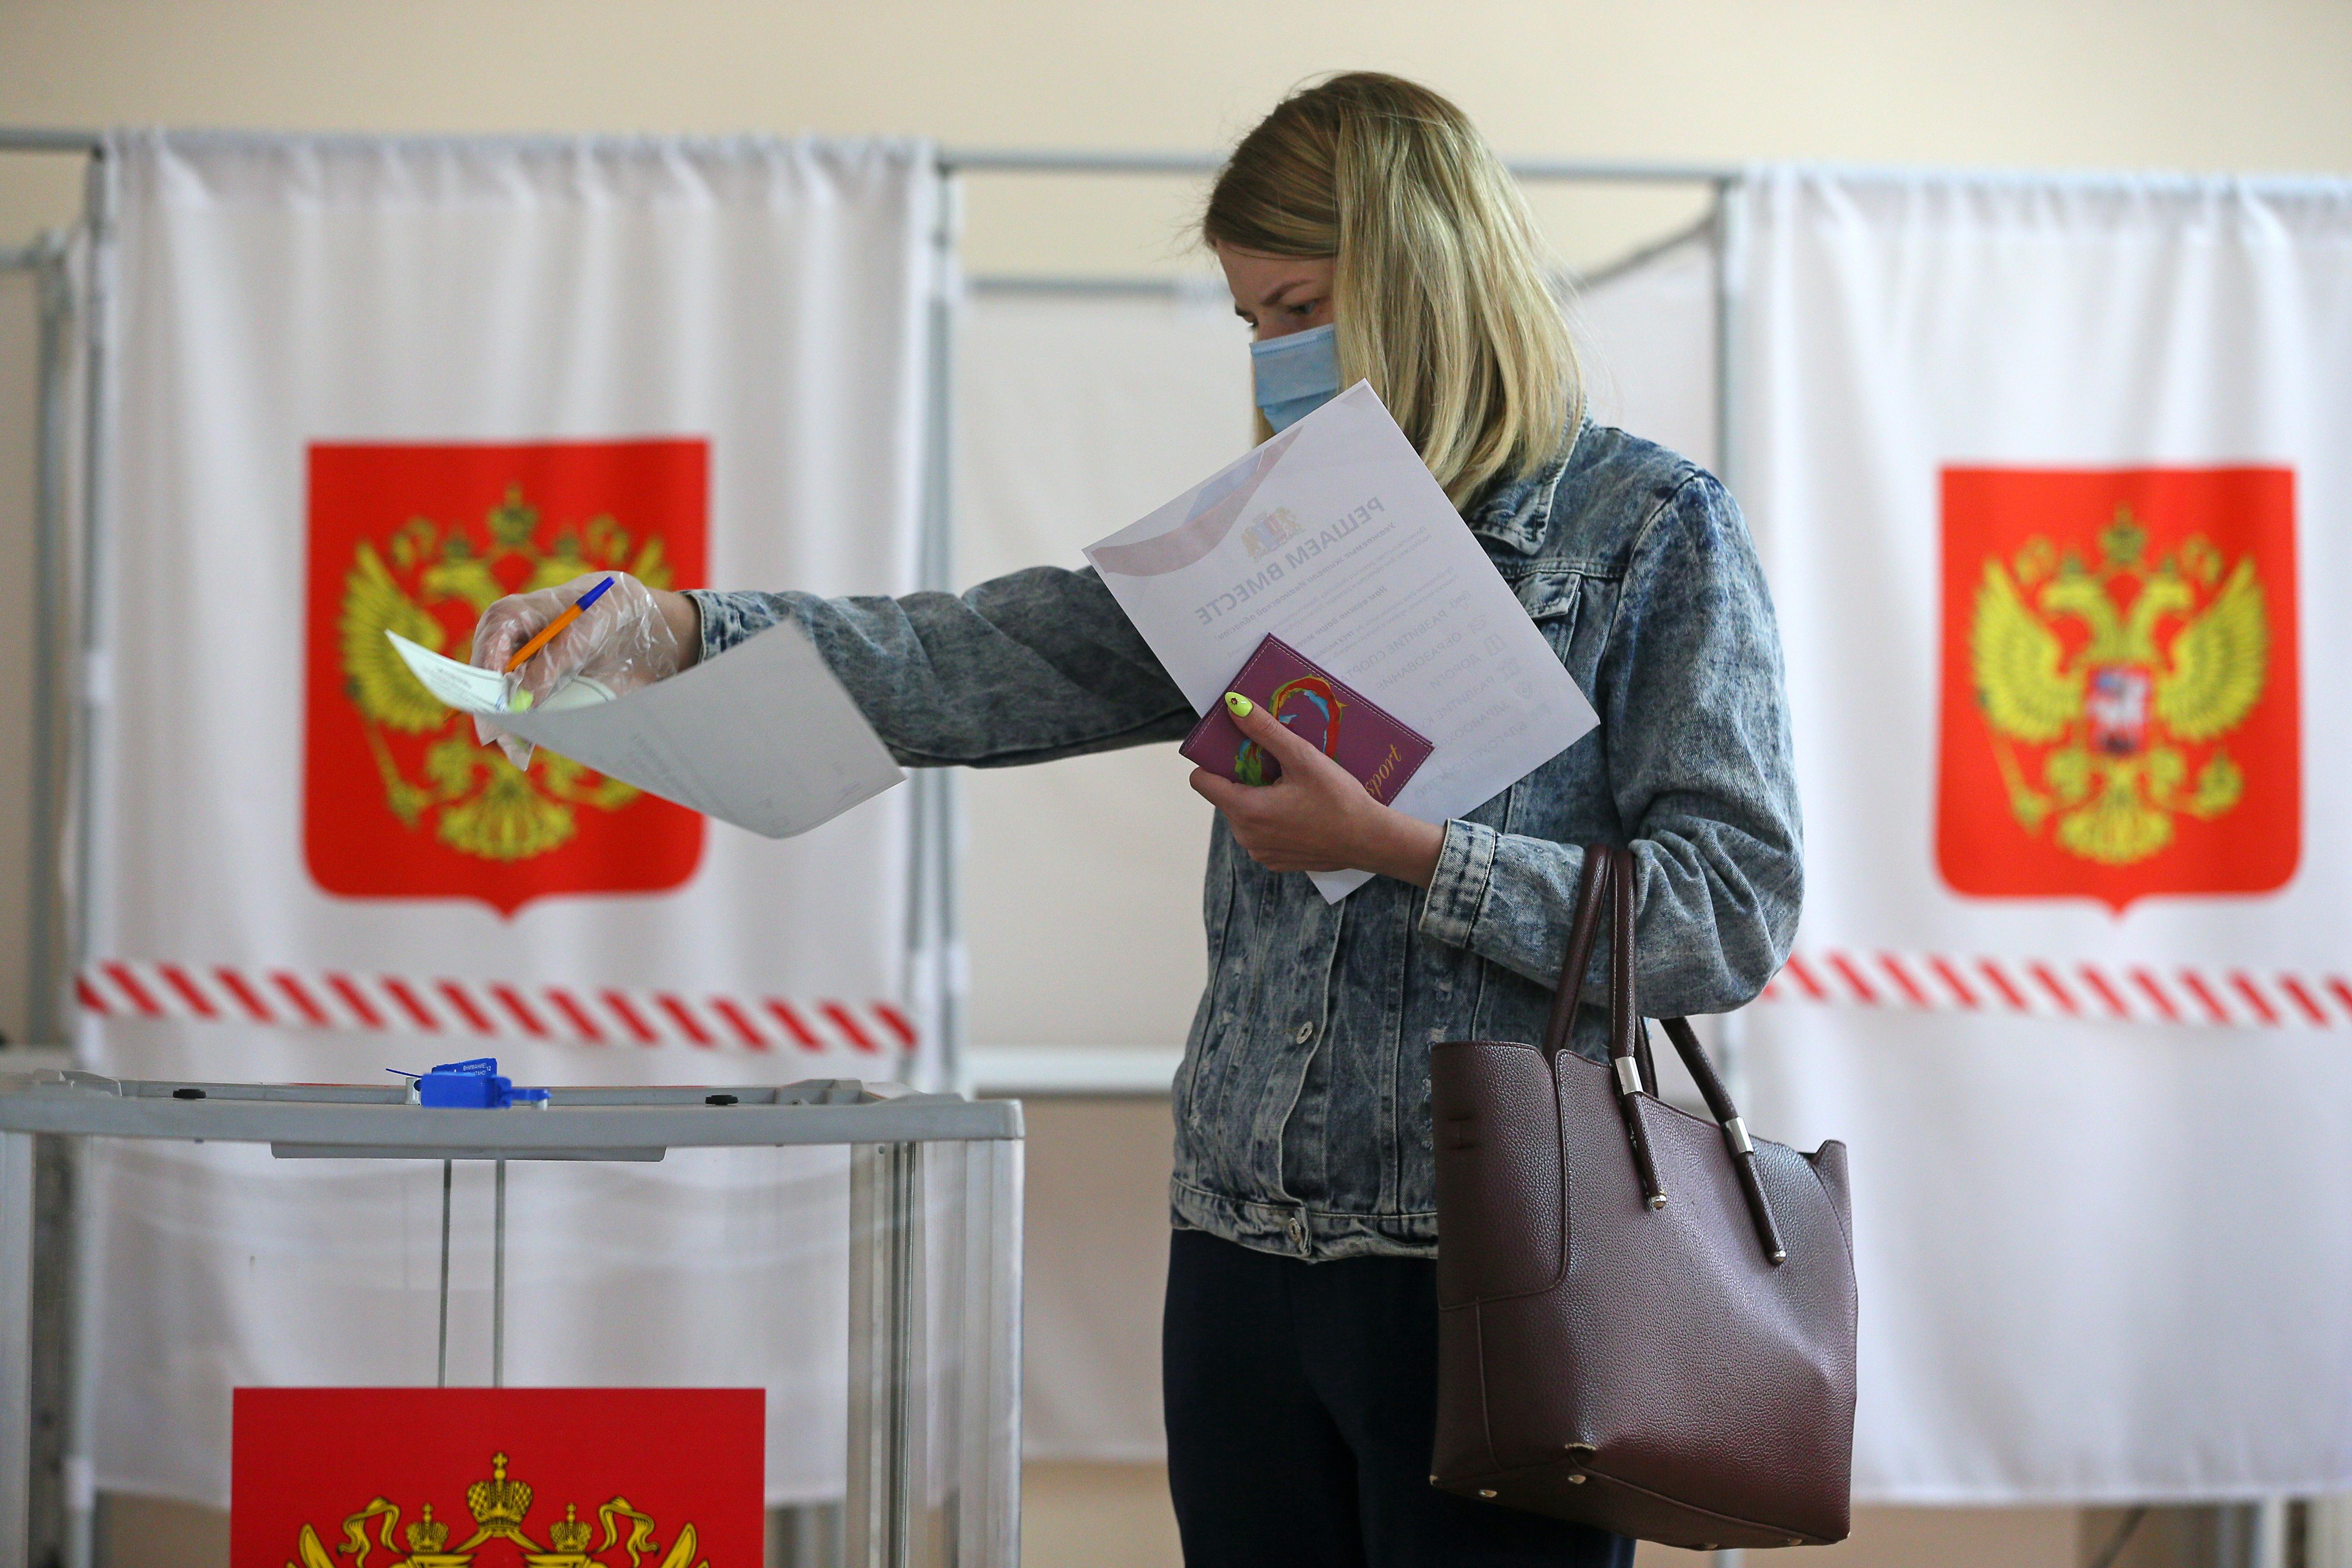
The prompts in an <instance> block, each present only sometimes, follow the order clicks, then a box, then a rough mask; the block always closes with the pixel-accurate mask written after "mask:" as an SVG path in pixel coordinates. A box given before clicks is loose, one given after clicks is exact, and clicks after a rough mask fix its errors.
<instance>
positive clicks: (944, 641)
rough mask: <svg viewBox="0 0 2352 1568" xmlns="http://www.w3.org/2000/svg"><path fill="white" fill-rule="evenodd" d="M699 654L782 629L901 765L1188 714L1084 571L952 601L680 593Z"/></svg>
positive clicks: (998, 751) (1162, 723) (1047, 742)
mask: <svg viewBox="0 0 2352 1568" xmlns="http://www.w3.org/2000/svg"><path fill="white" fill-rule="evenodd" d="M687 596H688V598H690V599H692V600H693V601H694V603H695V606H696V608H697V610H698V612H699V614H700V616H701V619H702V657H703V658H717V657H718V656H719V655H720V654H722V653H724V652H726V651H727V649H729V648H730V647H734V646H735V645H736V644H737V643H739V642H741V641H743V640H744V639H745V638H747V637H753V636H756V635H758V634H759V633H761V632H763V631H765V630H767V629H768V628H769V627H771V626H777V625H780V624H782V623H783V622H786V621H790V622H792V623H793V624H794V625H796V626H799V627H800V628H801V629H802V630H803V631H804V632H806V633H807V634H808V636H809V637H810V639H811V640H812V641H813V642H814V643H815V645H816V647H817V651H818V652H819V653H820V654H822V655H823V656H824V661H825V664H826V666H827V667H828V668H831V669H832V671H833V673H834V674H835V676H836V677H837V678H839V679H840V680H841V683H842V684H843V685H844V686H845V687H846V688H847V689H848V690H849V694H850V696H851V697H852V698H853V699H854V700H856V703H857V706H858V709H859V710H860V711H861V712H863V713H864V714H865V715H866V721H867V722H868V723H870V724H872V725H873V726H874V728H875V731H876V732H877V733H878V734H879V735H880V736H881V737H882V741H883V743H884V744H885V745H887V746H888V747H889V748H890V752H891V754H892V755H893V756H895V757H897V758H898V761H899V762H900V763H904V764H906V765H907V766H909V767H941V766H949V765H957V764H961V765H965V766H971V767H1006V766H1012V765H1014V764H1017V763H1042V762H1050V761H1052V760H1053V759H1054V758H1056V757H1067V756H1076V755H1078V754H1080V753H1082V752H1099V751H1108V750H1111V749H1114V748H1116V747H1119V746H1133V745H1142V744H1146V743H1149V742H1155V741H1171V740H1178V739H1181V737H1182V736H1183V735H1184V733H1185V732H1186V731H1188V730H1190V729H1191V728H1192V723H1193V721H1194V718H1195V715H1194V714H1193V712H1192V707H1191V705H1190V704H1188V703H1187V702H1186V701H1185V700H1184V697H1183V694H1182V693H1181V691H1179V690H1178V689H1177V688H1176V684H1175V682H1173V681H1172V680H1171V679H1169V678H1168V673H1167V671H1166V670H1165V669H1163V668H1160V661H1159V659H1158V658H1156V657H1154V656H1153V654H1152V652H1151V649H1150V647H1148V646H1147V645H1146V644H1145V643H1144V641H1143V638H1142V637H1141V636H1140V635H1139V634H1138V633H1137V631H1136V630H1135V627H1134V626H1133V624H1132V623H1130V622H1129V620H1128V618H1127V616H1126V615H1125V614H1124V613H1123V612H1122V611H1121V610H1120V609H1119V607H1118V601H1117V600H1115V599H1113V598H1112V597H1111V595H1110V591H1109V590H1108V588H1106V587H1104V586H1103V584H1102V579H1101V578H1100V577H1098V576H1097V575H1096V574H1095V572H1094V571H1093V569H1092V568H1087V569H1086V570H1084V571H1079V572H1069V571H1063V570H1060V569H1057V568H1054V567H1045V566H1039V567H1033V568H1031V569H1030V570H1028V571H1025V572H1015V573H1013V574H1011V575H1010V576H1005V577H999V578H995V579H993V580H992V581H990V582H987V583H983V584H980V585H979V586H978V587H976V588H973V589H971V590H970V591H968V592H966V593H964V594H961V595H954V594H909V595H906V596H905V597H903V598H898V599H890V598H878V597H877V598H847V599H826V598H821V597H819V596H818V595H814V594H798V593H720V592H714V591H711V590H709V589H697V590H694V591H691V592H689V593H688V595H687Z"/></svg>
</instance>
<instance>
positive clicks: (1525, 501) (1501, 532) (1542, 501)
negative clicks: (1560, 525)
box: [1463, 419, 1592, 555]
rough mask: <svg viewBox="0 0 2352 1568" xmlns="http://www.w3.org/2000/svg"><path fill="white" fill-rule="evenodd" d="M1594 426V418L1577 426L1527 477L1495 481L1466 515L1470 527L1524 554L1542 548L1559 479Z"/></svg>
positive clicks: (1532, 552) (1549, 530) (1530, 553)
mask: <svg viewBox="0 0 2352 1568" xmlns="http://www.w3.org/2000/svg"><path fill="white" fill-rule="evenodd" d="M1591 427H1592V421H1591V419H1586V420H1584V421H1583V422H1582V423H1580V425H1579V426H1577V430H1576V436H1575V438H1574V439H1572V440H1569V441H1565V442H1562V443H1561V444H1560V448H1559V451H1558V452H1557V453H1555V454H1553V456H1552V457H1551V458H1550V460H1549V461H1548V462H1546V463H1545V464H1544V466H1543V467H1542V468H1538V469H1537V470H1536V471H1535V472H1534V473H1533V474H1530V475H1528V476H1527V477H1525V478H1522V479H1507V480H1505V481H1504V482H1502V483H1501V484H1498V485H1495V486H1493V487H1491V488H1490V489H1488V490H1487V491H1486V494H1485V495H1483V496H1481V497H1479V498H1478V500H1475V501H1474V502H1472V503H1471V506H1470V510H1469V511H1468V513H1467V514H1466V515H1465V517H1464V519H1463V521H1465V522H1467V523H1468V524H1469V525H1470V531H1471V532H1473V533H1476V534H1483V535H1484V536H1485V537H1486V538H1488V539H1491V540H1493V541H1495V542H1496V543H1497V544H1501V545H1506V546H1507V547H1509V548H1510V549H1513V550H1516V551H1517V552H1519V553H1520V554H1522V555H1533V554H1534V553H1536V552H1537V551H1538V550H1540V549H1542V548H1543V542H1544V540H1545V538H1546V537H1547V536H1548V535H1549V533H1550V532H1551V509H1552V502H1553V500H1554V499H1555V497H1556V496H1557V495H1558V493H1559V481H1560V479H1562V478H1563V477H1564V476H1565V475H1566V474H1567V472H1568V467H1569V464H1570V462H1571V461H1572V460H1573V459H1574V458H1575V456H1576V448H1577V445H1578V443H1579V442H1580V441H1582V440H1583V438H1584V433H1585V431H1587V430H1589V429H1591Z"/></svg>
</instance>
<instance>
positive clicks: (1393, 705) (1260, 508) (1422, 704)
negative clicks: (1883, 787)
mask: <svg viewBox="0 0 2352 1568" xmlns="http://www.w3.org/2000/svg"><path fill="white" fill-rule="evenodd" d="M1087 560H1089V561H1091V562H1093V563H1094V564H1095V567H1096V569H1097V571H1099V572H1100V573H1101V574H1102V580H1103V583H1104V584H1105V585H1106V586H1108V588H1109V589H1110V591H1111V594H1112V595H1113V596H1115V597H1116V598H1117V599H1118V603H1119V605H1120V607H1121V608H1122V609H1124V610H1125V611H1126V612H1127V614H1128V618H1129V619H1130V620H1132V621H1133V622H1134V623H1135V626H1136V629H1137V630H1138V631H1139V632H1141V633H1142V634H1143V638H1144V640H1145V641H1146V642H1148V643H1150V645H1151V651H1152V652H1153V653H1155V654H1157V655H1159V656H1160V663H1161V664H1162V665H1163V666H1165V667H1166V668H1167V670H1168V673H1169V675H1170V676H1171V678H1173V679H1174V680H1175V682H1176V684H1177V686H1178V687H1179V688H1180V689H1181V690H1182V691H1183V693H1184V696H1185V698H1186V700H1189V701H1190V702H1191V703H1192V708H1193V710H1194V711H1195V712H1199V713H1206V712H1208V711H1209V710H1210V709H1211V708H1212V707H1213V705H1215V704H1216V703H1217V702H1218V700H1220V698H1221V697H1222V696H1223V693H1224V691H1225V689H1226V687H1227V685H1228V684H1229V683H1230V682H1231V681H1233V680H1234V679H1235V678H1236V676H1237V675H1238V674H1239V673H1240V671H1241V669H1242V667H1243V666H1244V664H1246V663H1248V662H1249V659H1250V657H1251V655H1252V654H1253V653H1255V651H1256V650H1257V647H1258V645H1259V644H1260V642H1262V641H1263V640H1264V639H1265V637H1268V636H1272V637H1276V638H1278V639H1279V640H1280V641H1281V642H1282V643H1284V644H1286V645H1287V646H1288V647H1289V648H1291V649H1294V650H1296V652H1297V655H1298V656H1300V657H1301V658H1303V659H1304V660H1305V661H1306V662H1307V663H1308V664H1310V665H1312V666H1313V667H1314V668H1317V669H1318V670H1320V671H1324V672H1328V675H1330V676H1331V677H1333V678H1336V679H1338V680H1339V681H1341V682H1344V683H1345V684H1346V685H1348V686H1349V687H1352V688H1354V689H1356V690H1357V691H1359V692H1361V693H1362V694H1363V695H1364V697H1366V698H1367V699H1369V700H1370V702H1372V703H1374V704H1377V705H1378V707H1380V708H1381V709H1382V710H1385V711H1386V713H1387V714H1388V715H1390V716H1391V717H1392V718H1393V719H1394V721H1395V722H1396V723H1397V724H1398V725H1400V726H1402V728H1403V729H1404V730H1405V731H1408V732H1410V733H1411V734H1412V735H1415V736H1417V737H1420V738H1422V739H1423V740H1425V741H1426V742H1428V744H1429V748H1430V750H1429V755H1428V758H1427V760H1426V761H1424V762H1423V763H1422V764H1421V767H1420V769H1419V771H1418V772H1416V773H1413V774H1412V777H1411V778H1410V779H1408V780H1406V781H1405V782H1404V784H1402V786H1400V787H1399V788H1398V789H1397V791H1396V793H1395V795H1394V796H1393V797H1392V798H1391V801H1390V804H1391V805H1393V806H1395V807H1396V808H1397V809H1398V810H1399V811H1402V812H1404V813H1405V814H1407V815H1408V816H1416V817H1419V818H1420V819H1421V820H1423V822H1444V821H1445V820H1446V819H1448V818H1449V817H1454V816H1461V815H1463V814H1464V813H1465V812H1467V811H1471V810H1474V809H1475V808H1476V807H1477V806H1478V805H1480V804H1482V803H1483V802H1485V801H1487V800H1490V799H1492V798H1493V797H1494V796H1496V795H1500V794H1501V793H1502V792H1503V791H1504V790H1506V789H1507V788H1509V787H1510V785H1511V784H1513V783H1515V782H1517V780H1519V779H1521V778H1523V777H1525V776H1526V775H1527V774H1528V773H1532V772H1534V771H1535V770H1536V769H1537V768H1538V767H1540V766H1542V765H1543V764H1544V763H1547V762H1549V761H1550V760H1551V759H1552V758H1553V757H1555V756H1557V755H1559V753H1560V752H1562V751H1564V750H1566V749H1567V748H1568V747H1569V746H1570V745H1571V744H1573V743H1574V742H1576V741H1577V740H1578V739H1579V738H1580V737H1581V736H1582V735H1584V734H1585V733H1586V732H1587V731H1590V730H1591V729H1592V728H1593V726H1594V725H1595V724H1596V723H1598V722H1599V720H1598V718H1597V717H1596V716H1595V715H1594V713H1593V711H1592V706H1591V703H1589V702H1587V701H1586V700H1584V694H1583V693H1582V692H1581V691H1579V690H1578V689H1577V688H1576V682H1575V681H1573V680H1571V679H1569V675H1568V671H1567V670H1566V669H1565V668H1563V667H1562V666H1561V664H1560V662H1559V656H1558V655H1557V654H1555V653H1553V652H1552V649H1551V647H1550V645H1549V643H1547V642H1546V641H1545V640H1544V636H1543V634H1542V633H1541V632H1540V631H1538V630H1537V629H1536V625H1535V623H1534V622H1533V621H1531V620H1529V619H1528V615H1527V612H1526V611H1525V610H1523V609H1521V608H1520V607H1519V601H1518V599H1517V596H1516V595H1513V594H1512V592H1511V590H1510V588H1509V586H1508V585H1507V584H1505V583H1504V581H1503V579H1502V576H1501V574H1498V573H1497V572H1496V570H1495V567H1494V564H1493V563H1491V562H1489V561H1488V560H1487V559H1486V552H1485V551H1484V550H1483V549H1481V548H1480V546H1479V544H1478V542H1477V540H1476V539H1475V538H1474V537H1472V535H1471V532H1470V531H1469V529H1468V528H1467V527H1465V525H1464V524H1463V521H1462V517H1461V514H1460V513H1458V512H1456V511H1455V510H1454V506H1453V503H1452V502H1450V501H1448V500H1446V499H1445V492H1444V490H1442V489H1439V488H1438V485H1437V481H1436V480H1435V479H1432V478H1431V477H1430V473H1429V469H1428V468H1427V466H1426V465H1424V464H1423V462H1422V460H1421V455H1420V454H1419V453H1418V452H1415V451H1414V450H1413V447H1412V442H1410V441H1408V440H1406V439H1405V437H1404V432H1403V431H1402V430H1400V429H1398V428H1397V426H1396V421H1395V420H1393V419H1391V418H1390V417H1389V411H1388V410H1387V409H1386V408H1385V407H1383V406H1382V405H1381V400H1380V399H1379V397H1377V396H1375V395H1373V392H1372V389H1371V386H1370V384H1369V383H1367V382H1358V383H1357V384H1355V385H1354V386H1352V387H1349V389H1348V390H1347V391H1346V392H1343V393H1341V394H1340V395H1339V396H1337V397H1335V398H1333V399H1332V400H1331V401H1330V402H1328V403H1327V404H1325V405H1323V406H1322V407H1321V408H1318V409H1317V410H1316V411H1315V412H1314V413H1312V414H1310V415H1308V416H1307V417H1306V418H1304V419H1301V420H1300V421H1298V422H1297V424H1295V425H1293V426H1290V427H1289V428H1288V429H1286V430H1285V431H1283V432H1282V433H1281V434H1280V435H1278V436H1276V437H1274V438H1273V439H1272V440H1270V441H1268V442H1266V443H1265V445H1264V446H1262V447H1258V448H1257V449H1256V450H1255V451H1254V452H1251V453H1250V454H1249V455H1248V456H1247V457H1244V458H1242V459H1241V460H1240V461H1239V462H1237V463H1234V464H1233V465H1231V466H1230V467H1228V468H1223V469H1222V470H1220V471H1219V472H1217V473H1215V474H1213V475H1212V476H1211V477H1210V478H1208V479H1205V480H1203V481H1202V483H1200V484H1199V485H1196V486H1194V487H1193V488H1192V489H1190V490H1188V491H1186V492H1185V493H1184V494H1183V495H1181V496H1179V497H1177V498H1176V499H1175V500H1172V501H1171V502H1169V503H1168V504H1167V505H1166V506H1164V507H1161V508H1160V510H1158V511H1155V512H1153V513H1152V514H1151V515H1150V516H1149V517H1147V518H1145V519H1143V520H1142V521H1140V522H1138V523H1135V524H1134V525H1133V526H1131V527H1129V528H1124V529H1121V530H1120V531H1118V532H1117V533H1114V534H1112V535H1111V536H1110V537H1109V538H1108V539H1105V540H1103V541H1101V542H1098V543H1096V544H1093V545H1090V546H1088V547H1087ZM1370 878H1371V873H1370V872H1369V871H1336V872H1328V873H1316V874H1314V881H1315V885H1316V887H1317V888H1318V889H1320V891H1321V892H1322V894H1323V896H1324V898H1325V899H1327V900H1329V901H1331V902H1333V903H1337V902H1339V900H1341V899H1342V898H1345V897H1346V896H1347V895H1348V894H1349V893H1351V892H1353V891H1354V890H1355V889H1358V888H1360V887H1361V886H1363V885H1364V883H1365V882H1367V881H1369V880H1370Z"/></svg>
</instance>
